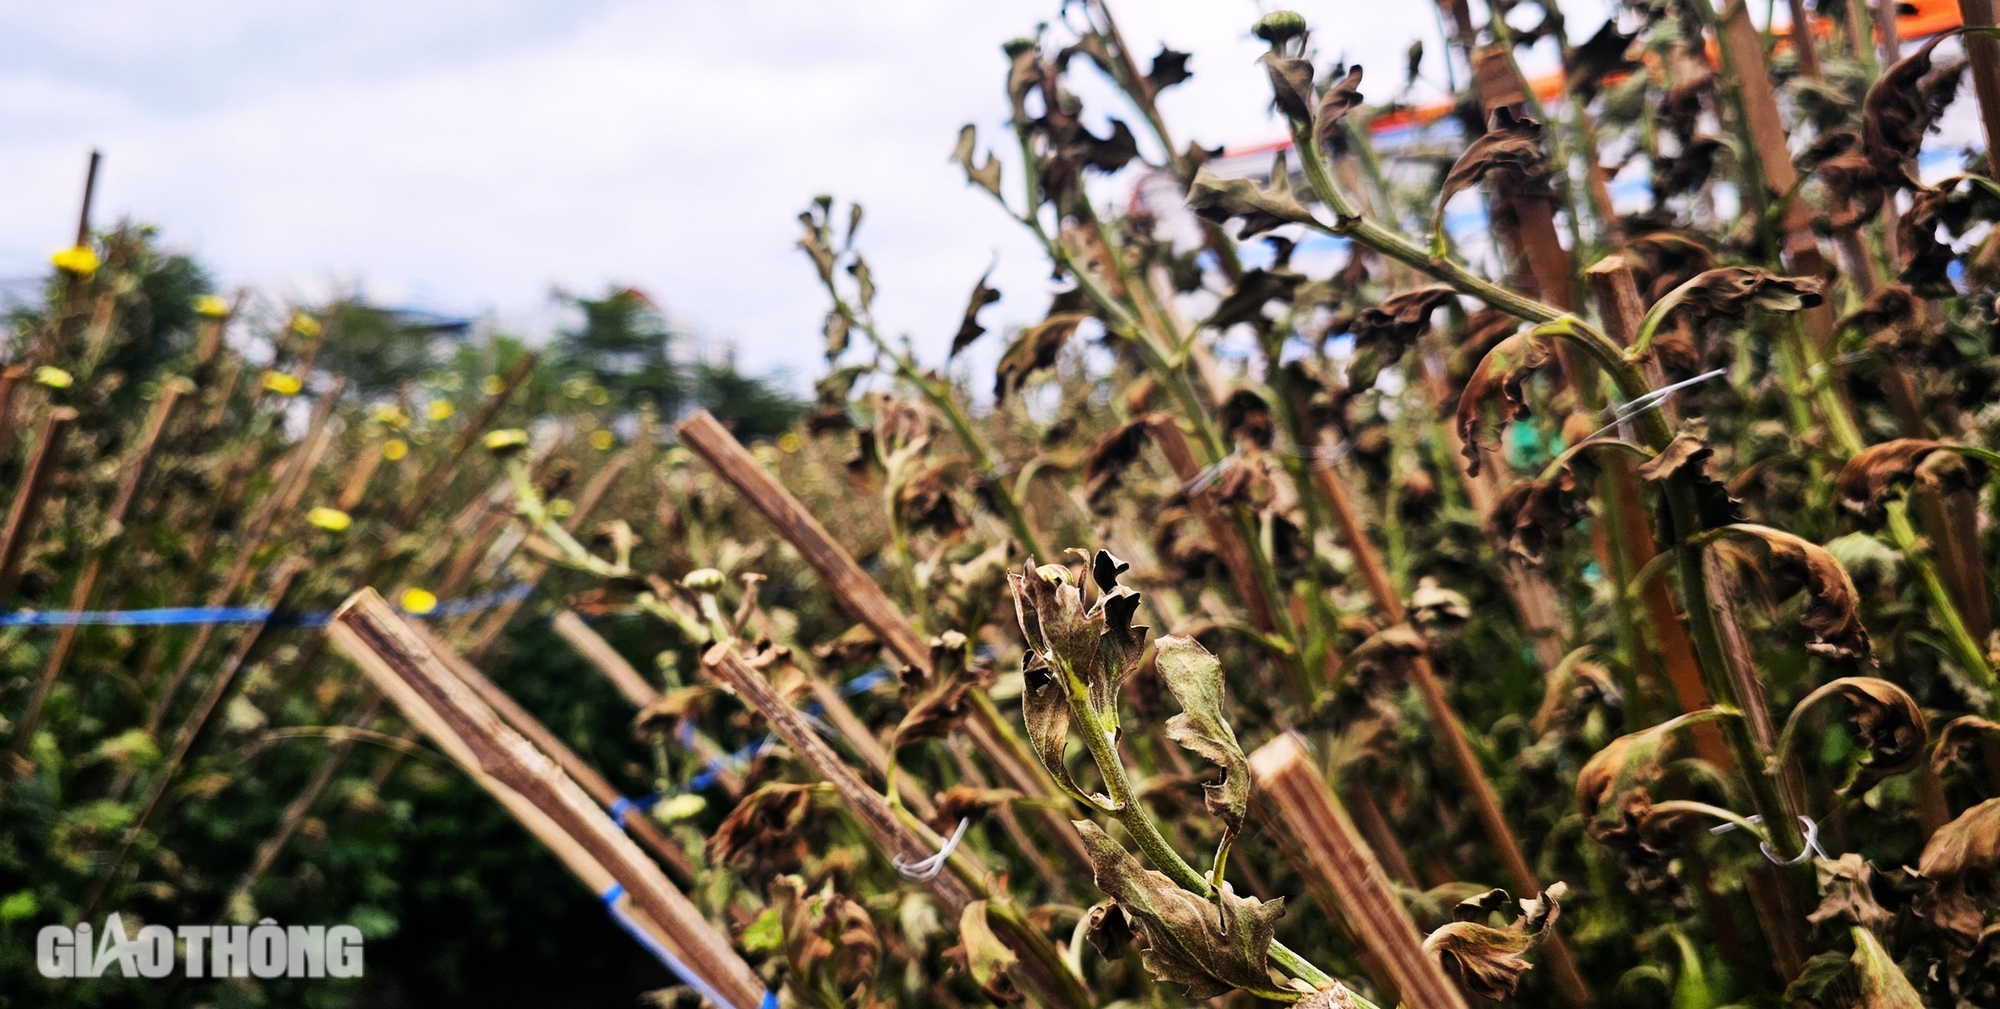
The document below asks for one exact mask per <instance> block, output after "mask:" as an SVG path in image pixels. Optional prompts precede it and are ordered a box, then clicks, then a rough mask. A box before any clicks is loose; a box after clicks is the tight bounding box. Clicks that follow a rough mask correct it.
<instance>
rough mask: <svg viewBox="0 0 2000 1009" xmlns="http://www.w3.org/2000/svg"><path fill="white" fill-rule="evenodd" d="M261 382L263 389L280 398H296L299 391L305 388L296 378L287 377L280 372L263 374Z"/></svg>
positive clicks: (292, 376)
mask: <svg viewBox="0 0 2000 1009" xmlns="http://www.w3.org/2000/svg"><path fill="white" fill-rule="evenodd" d="M262 381H263V384H264V388H266V389H269V390H271V391H272V392H275V393H277V394H278V395H280V396H296V395H298V394H299V390H300V389H303V388H305V387H306V384H305V383H304V382H301V381H299V380H298V377H297V376H294V375H287V374H285V373H284V372H282V371H267V372H265V373H264V378H263V379H262Z"/></svg>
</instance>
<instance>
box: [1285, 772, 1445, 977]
mask: <svg viewBox="0 0 2000 1009" xmlns="http://www.w3.org/2000/svg"><path fill="white" fill-rule="evenodd" d="M1250 771H1251V773H1252V774H1253V775H1255V776H1256V780H1257V800H1258V801H1259V802H1260V803H1264V804H1266V805H1268V806H1269V807H1270V809H1271V812H1272V814H1273V815H1272V816H1271V820H1272V821H1273V822H1274V823H1276V824H1280V825H1282V828H1283V829H1284V830H1285V831H1286V832H1287V833H1289V834H1290V836H1291V837H1292V839H1293V840H1294V841H1295V842H1296V848H1297V851H1298V854H1299V864H1296V865H1295V866H1294V867H1295V868H1296V869H1297V870H1298V872H1299V875H1301V876H1303V877H1306V878H1307V879H1313V878H1317V879H1318V880H1320V881H1321V882H1323V883H1324V884H1325V885H1326V886H1327V888H1328V889H1329V890H1331V892H1332V895H1333V897H1334V899H1335V904H1336V907H1337V909H1338V913H1339V914H1340V915H1341V916H1342V917H1343V918H1344V919H1346V921H1347V925H1348V929H1349V930H1350V931H1351V932H1352V934H1353V935H1354V938H1355V941H1356V943H1357V944H1358V945H1359V946H1360V947H1361V949H1362V950H1364V951H1365V952H1367V953H1369V954H1371V955H1372V959H1373V960H1374V962H1375V964H1376V965H1377V969H1378V970H1379V972H1380V974H1381V977H1380V978H1378V980H1380V981H1382V982H1385V983H1386V986H1387V987H1389V988H1390V989H1392V993H1391V994H1392V996H1393V998H1392V1001H1396V1002H1400V1003H1402V1004H1403V1005H1405V1006H1410V1007H1413V1009H1415V1007H1423V1009H1466V1007H1467V1002H1466V999H1465V997H1464V996H1463V995H1462V994H1461V993H1460V992H1459V990H1458V986H1457V985H1455V984H1453V983H1452V982H1451V979H1450V978H1448V977H1446V976H1445V974H1444V970H1443V968H1442V967H1441V966H1440V965H1439V963H1438V961H1437V960H1436V959H1435V958H1433V957H1429V956H1426V955H1425V954H1424V948H1423V936H1422V935H1421V934H1419V933H1418V932H1417V925H1416V922H1415V921H1413V920H1412V919H1411V918H1410V912H1409V911H1408V909H1406V908H1404V907H1403V903H1402V901H1401V900H1399V899H1397V897H1396V894H1395V890H1394V889H1393V888H1392V887H1391V886H1390V883H1389V878H1388V876H1387V874H1386V873H1384V872H1383V871H1382V865H1381V863H1380V862H1378V861H1376V858H1375V853H1374V852H1373V851H1371V850H1369V847H1368V843H1367V842H1366V841H1364V840H1362V838H1361V835H1360V833H1359V832H1358V831H1356V830H1355V827H1354V822H1353V821H1352V820H1351V819H1349V818H1348V815H1347V811H1346V810H1345V809H1342V808H1341V805H1340V801H1339V800H1338V799H1336V798H1334V795H1333V791H1332V790H1331V789H1329V788H1328V787H1327V783H1326V780H1325V779H1324V778H1322V777H1320V773H1319V769H1318V768H1316V767H1314V766H1313V762H1312V758H1311V756H1310V755H1309V754H1308V753H1307V752H1306V748H1305V745H1304V744H1302V743H1300V742H1299V741H1298V739H1297V738H1296V737H1295V736H1292V735H1281V736H1278V737H1277V738H1275V739H1273V740H1271V741H1270V742H1268V743H1265V744H1264V745H1263V746H1260V747H1258V748H1257V750H1256V751H1255V752H1253V753H1251V754H1250Z"/></svg>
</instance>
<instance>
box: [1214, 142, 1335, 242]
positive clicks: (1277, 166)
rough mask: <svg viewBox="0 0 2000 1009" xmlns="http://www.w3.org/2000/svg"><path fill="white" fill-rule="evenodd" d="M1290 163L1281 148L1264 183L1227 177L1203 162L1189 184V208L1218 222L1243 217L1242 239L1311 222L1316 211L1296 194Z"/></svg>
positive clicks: (1240, 235) (1239, 234)
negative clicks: (1281, 227)
mask: <svg viewBox="0 0 2000 1009" xmlns="http://www.w3.org/2000/svg"><path fill="white" fill-rule="evenodd" d="M1286 165H1287V162H1286V159H1285V152H1284V151H1279V152H1278V153H1277V156H1276V157H1274V158H1273V159H1272V161H1271V176H1270V182H1269V183H1268V184H1266V185H1263V186H1259V185H1258V184H1257V182H1256V180H1254V179H1231V178H1224V177H1223V176H1221V175H1217V174H1216V173H1215V170H1214V169H1212V168H1209V167H1208V166H1207V165H1203V166H1202V167H1201V168H1200V169H1199V170H1198V171H1196V172H1195V176H1194V182H1193V183H1192V184H1190V185H1189V186H1188V197H1187V208H1188V209H1189V210H1192V211H1194V213H1195V216H1197V217H1200V218H1201V219H1202V220H1205V221H1213V222H1215V223H1217V224H1221V223H1223V222H1225V221H1228V220H1229V219H1230V218H1232V217H1240V218H1242V219H1243V228H1242V230H1241V231H1240V232H1239V233H1238V236H1239V237H1241V238H1249V237H1251V236H1253V235H1259V234H1262V233H1264V232H1266V231H1269V230H1271V229H1272V228H1276V227H1279V226H1282V225H1285V224H1309V223H1311V222H1312V219H1313V218H1312V213H1311V212H1310V211H1308V210H1307V209H1306V208H1305V204H1303V203H1300V202H1299V201H1298V199H1297V198H1295V197H1294V196H1292V175H1291V170H1290V169H1289V168H1288V167H1286Z"/></svg>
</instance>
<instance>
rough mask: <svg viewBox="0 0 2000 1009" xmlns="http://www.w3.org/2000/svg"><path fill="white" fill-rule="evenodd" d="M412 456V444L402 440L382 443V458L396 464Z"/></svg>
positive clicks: (394, 439)
mask: <svg viewBox="0 0 2000 1009" xmlns="http://www.w3.org/2000/svg"><path fill="white" fill-rule="evenodd" d="M409 454H410V443H409V442H406V441H404V440H403V439H401V438H391V439H389V440H388V441H385V442H383V443H382V458H384V459H387V460H389V461H390V462H396V461H398V460H400V459H402V458H403V457H404V456H406V455H409Z"/></svg>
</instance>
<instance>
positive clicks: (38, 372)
mask: <svg viewBox="0 0 2000 1009" xmlns="http://www.w3.org/2000/svg"><path fill="white" fill-rule="evenodd" d="M35 384H36V385H45V386H48V387H49V388H51V389H67V388H69V387H70V386H72V385H75V384H76V376H74V375H71V374H70V373H69V372H66V371H64V370H62V369H61V368H58V367H55V366H54V365H48V364H45V365H42V366H41V367H39V368H36V369H35Z"/></svg>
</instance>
